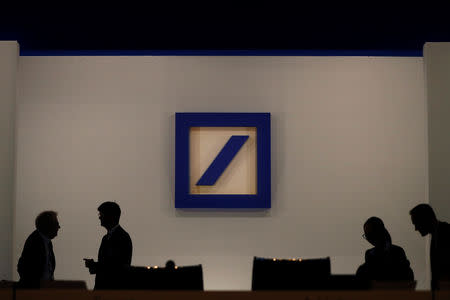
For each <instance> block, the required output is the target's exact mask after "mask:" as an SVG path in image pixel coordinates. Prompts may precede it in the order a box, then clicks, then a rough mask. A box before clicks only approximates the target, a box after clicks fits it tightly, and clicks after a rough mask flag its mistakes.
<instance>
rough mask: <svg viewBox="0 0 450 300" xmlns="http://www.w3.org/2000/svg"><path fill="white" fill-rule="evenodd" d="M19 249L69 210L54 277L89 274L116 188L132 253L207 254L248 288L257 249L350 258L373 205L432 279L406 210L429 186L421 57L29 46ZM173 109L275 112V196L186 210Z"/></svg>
mask: <svg viewBox="0 0 450 300" xmlns="http://www.w3.org/2000/svg"><path fill="white" fill-rule="evenodd" d="M18 84H19V89H18V97H17V102H18V103H17V105H18V115H17V118H18V121H17V123H18V135H17V139H18V149H17V160H18V165H17V197H16V216H15V220H16V222H15V225H16V229H17V230H16V236H15V237H16V242H15V244H14V261H15V262H16V261H17V259H18V256H19V255H20V251H21V249H22V246H23V242H24V240H25V238H26V237H27V235H28V234H29V233H30V232H31V231H32V230H33V220H34V217H35V216H36V215H37V214H38V213H39V212H40V211H42V210H44V209H54V210H57V211H58V212H59V216H60V223H61V227H62V229H61V231H60V234H59V236H58V237H57V238H56V239H55V240H54V248H55V252H56V256H57V268H56V277H57V278H60V279H61V278H64V279H75V278H79V279H86V280H89V285H90V287H92V282H93V281H92V277H91V276H90V275H89V274H88V272H87V271H86V269H85V268H84V267H83V262H82V258H83V257H96V255H97V249H98V246H99V243H100V240H101V237H102V235H103V234H104V230H103V229H102V228H100V226H99V221H98V218H97V211H96V208H97V206H98V205H99V204H100V203H101V202H103V201H109V200H116V201H118V203H119V204H120V205H121V207H122V210H123V215H122V220H121V223H122V225H123V227H124V228H125V229H126V230H128V232H129V233H130V235H131V237H132V239H133V246H134V253H133V261H132V264H134V265H149V264H151V265H162V264H164V263H165V261H166V260H167V259H169V258H171V259H174V260H175V261H176V262H177V263H178V264H179V265H186V264H198V263H201V264H203V267H204V281H205V288H206V289H209V290H211V289H214V290H217V289H218V290H228V289H243V290H248V289H250V286H251V267H252V265H251V264H252V256H254V255H256V256H265V257H324V256H331V259H332V272H333V273H354V272H355V270H356V268H357V267H358V265H359V264H360V263H362V261H363V254H364V251H365V250H366V249H367V248H369V244H368V243H367V242H366V241H364V240H363V239H362V237H361V234H362V233H363V232H362V225H363V223H364V221H365V220H366V219H367V218H368V217H370V216H372V215H376V216H379V217H381V218H382V219H383V220H384V221H385V224H386V226H387V228H388V229H389V230H390V232H391V235H392V238H393V241H394V243H396V244H398V245H400V246H402V247H404V249H405V251H406V253H407V255H408V257H409V259H410V260H411V263H412V267H413V269H414V271H415V273H416V277H417V278H418V280H419V288H425V287H427V283H426V282H428V281H429V274H428V268H426V262H425V257H426V256H425V242H424V240H423V239H422V238H420V237H419V236H418V235H417V234H416V233H415V232H414V229H413V227H412V225H411V224H410V221H409V214H408V212H409V210H410V209H411V208H412V207H413V206H414V205H416V204H417V203H421V202H427V201H428V179H427V178H428V177H427V176H428V173H427V168H428V165H427V156H428V153H427V131H426V125H427V118H426V103H425V91H424V76H423V61H422V58H376V57H21V58H20V66H19V83H18ZM175 112H271V114H272V209H271V210H269V211H251V212H248V211H247V212H245V211H177V210H175V209H174V126H175V122H174V121H175V120H174V119H175V118H174V114H175Z"/></svg>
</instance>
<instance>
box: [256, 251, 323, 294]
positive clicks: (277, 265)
mask: <svg viewBox="0 0 450 300" xmlns="http://www.w3.org/2000/svg"><path fill="white" fill-rule="evenodd" d="M330 275H331V263H330V258H329V257H327V258H319V259H276V258H260V257H254V259H253V274H252V290H305V289H323V287H325V286H326V285H327V284H328V279H329V277H330Z"/></svg>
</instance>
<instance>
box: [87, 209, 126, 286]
mask: <svg viewBox="0 0 450 300" xmlns="http://www.w3.org/2000/svg"><path fill="white" fill-rule="evenodd" d="M98 211H99V219H100V225H101V226H103V227H105V228H106V230H107V231H108V232H107V234H106V235H105V236H103V239H102V243H101V245H100V249H99V250H98V261H97V262H95V261H94V260H93V259H85V265H86V267H87V268H89V272H90V273H91V274H96V276H95V287H94V289H96V290H99V289H120V288H123V287H125V286H124V282H125V280H124V279H125V278H124V275H125V273H126V271H127V269H128V267H129V266H130V265H131V255H132V251H133V246H132V243H131V238H130V236H129V235H128V233H127V232H126V231H125V230H124V229H123V228H122V227H121V226H120V225H119V219H120V213H121V211H120V207H119V205H118V204H117V203H115V202H104V203H102V204H101V205H100V206H99V207H98Z"/></svg>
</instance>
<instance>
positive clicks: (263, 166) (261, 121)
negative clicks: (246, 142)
mask: <svg viewBox="0 0 450 300" xmlns="http://www.w3.org/2000/svg"><path fill="white" fill-rule="evenodd" d="M191 127H256V137H257V138H256V156H257V157H256V176H257V180H256V182H257V190H256V194H254V195H253V194H250V195H236V194H233V195H227V194H211V195H208V194H190V189H189V182H190V180H189V179H190V178H189V176H190V175H189V174H190V173H189V170H190V169H189V161H190V155H189V132H190V128H191ZM175 131H176V132H175V208H261V209H267V208H270V207H271V187H270V183H271V177H270V166H271V161H270V113H176V114H175Z"/></svg>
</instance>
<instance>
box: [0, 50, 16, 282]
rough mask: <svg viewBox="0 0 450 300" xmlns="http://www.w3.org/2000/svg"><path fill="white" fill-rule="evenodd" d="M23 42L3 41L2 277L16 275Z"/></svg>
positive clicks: (0, 141) (0, 53)
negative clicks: (15, 212)
mask: <svg viewBox="0 0 450 300" xmlns="http://www.w3.org/2000/svg"><path fill="white" fill-rule="evenodd" d="M18 61H19V46H18V44H17V43H16V42H5V41H0V145H1V146H0V237H1V240H0V241H1V242H0V279H8V280H11V279H12V269H11V265H12V247H11V246H12V244H13V211H12V210H13V202H14V201H13V200H14V194H13V193H14V122H15V112H14V109H15V97H16V72H17V65H18Z"/></svg>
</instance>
